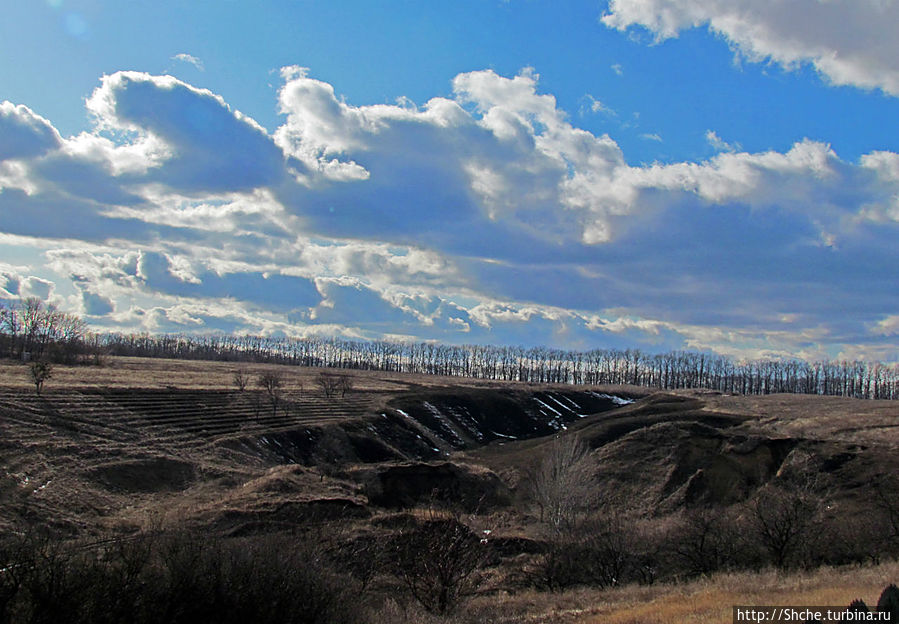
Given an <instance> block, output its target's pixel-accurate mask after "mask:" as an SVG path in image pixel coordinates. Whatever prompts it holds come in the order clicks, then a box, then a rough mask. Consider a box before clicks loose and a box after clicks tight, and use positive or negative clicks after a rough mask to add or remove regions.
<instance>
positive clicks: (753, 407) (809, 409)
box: [702, 394, 899, 448]
mask: <svg viewBox="0 0 899 624" xmlns="http://www.w3.org/2000/svg"><path fill="white" fill-rule="evenodd" d="M702 399H703V401H704V402H705V410H706V411H713V412H726V413H730V414H740V415H744V416H749V417H751V418H752V419H753V421H754V422H755V423H756V424H757V425H759V426H761V427H764V428H766V429H768V430H771V431H774V432H776V433H779V434H781V435H784V436H791V437H798V438H813V439H829V440H843V441H847V442H854V443H862V444H887V445H889V446H891V447H892V448H899V401H870V400H863V399H850V398H844V397H822V396H814V395H798V394H771V395H766V396H729V395H709V394H704V395H703V396H702Z"/></svg>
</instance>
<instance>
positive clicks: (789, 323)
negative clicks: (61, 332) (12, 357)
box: [0, 0, 899, 362]
mask: <svg viewBox="0 0 899 624" xmlns="http://www.w3.org/2000/svg"><path fill="white" fill-rule="evenodd" d="M0 7H2V9H3V16H4V17H3V19H2V20H0V300H5V301H6V302H7V303H10V302H14V301H15V300H17V299H21V298H25V297H29V296H38V297H41V298H44V299H46V300H47V301H50V302H52V303H54V304H56V305H57V306H59V307H60V308H62V309H64V310H66V311H69V312H73V313H76V314H80V315H83V317H84V318H85V320H87V321H88V323H89V324H90V326H91V327H92V328H93V329H95V330H97V331H123V332H143V331H146V332H151V333H181V332H184V333H199V334H205V333H214V332H227V333H251V334H263V335H273V336H296V337H302V336H312V335H316V336H342V337H347V338H354V339H389V340H414V341H424V340H428V341H439V342H444V343H455V344H497V345H502V344H509V345H522V346H538V345H543V346H550V347H558V348H563V349H579V350H589V349H594V348H621V349H624V348H639V349H642V350H644V351H648V352H664V351H670V350H701V351H710V352H715V353H719V354H722V355H727V356H730V357H733V358H735V359H738V360H747V359H757V358H802V359H807V360H818V359H866V360H877V361H884V362H897V361H899V262H897V260H899V245H897V241H899V238H897V235H899V123H897V121H899V118H897V113H899V39H897V38H896V37H895V31H896V28H897V26H899V0H610V1H602V0H593V1H590V2H586V1H585V2H579V1H571V2H551V1H543V0H456V1H454V2H421V1H411V0H410V1H401V0H383V1H379V2H374V1H330V2H320V1H317V0H270V1H265V0H258V1H253V2H251V1H239V0H193V1H191V2H185V1H184V0H154V1H152V2H150V1H149V0H129V1H128V2H121V1H113V0H29V1H28V2H21V1H13V0H0Z"/></svg>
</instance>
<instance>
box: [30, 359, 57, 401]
mask: <svg viewBox="0 0 899 624" xmlns="http://www.w3.org/2000/svg"><path fill="white" fill-rule="evenodd" d="M29 374H30V375H31V381H32V382H33V383H34V391H35V393H37V395H38V396H40V394H41V390H43V388H44V382H45V381H47V380H48V379H50V377H52V376H53V365H52V364H50V362H32V363H31V365H30V366H29Z"/></svg>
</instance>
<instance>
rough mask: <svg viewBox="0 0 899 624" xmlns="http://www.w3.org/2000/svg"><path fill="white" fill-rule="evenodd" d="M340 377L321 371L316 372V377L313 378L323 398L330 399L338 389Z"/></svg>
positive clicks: (335, 394)
mask: <svg viewBox="0 0 899 624" xmlns="http://www.w3.org/2000/svg"><path fill="white" fill-rule="evenodd" d="M340 379H341V376H340V375H335V374H334V373H326V372H324V371H322V372H321V373H319V374H318V377H316V378H315V385H316V386H318V388H319V390H321V391H322V394H324V395H325V398H328V399H331V398H334V397H335V396H337V393H338V392H339V390H340Z"/></svg>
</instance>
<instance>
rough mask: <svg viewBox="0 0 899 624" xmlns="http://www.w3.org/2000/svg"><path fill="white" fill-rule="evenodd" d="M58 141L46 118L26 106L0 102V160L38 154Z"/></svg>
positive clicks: (57, 136) (50, 148) (59, 142)
mask: <svg viewBox="0 0 899 624" xmlns="http://www.w3.org/2000/svg"><path fill="white" fill-rule="evenodd" d="M61 144H62V139H61V137H60V136H59V133H58V132H57V131H56V129H55V128H54V127H53V126H52V125H51V124H50V122H49V121H48V120H46V119H44V118H43V117H41V116H40V115H38V114H36V113H35V112H34V111H32V110H31V109H30V108H28V107H27V106H23V105H21V104H20V105H18V106H16V105H15V104H13V103H12V102H8V101H4V102H2V103H0V161H3V160H10V159H13V158H31V157H34V156H40V155H41V154H44V153H46V152H48V151H50V150H52V149H55V148H57V147H59V146H60V145H61Z"/></svg>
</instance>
